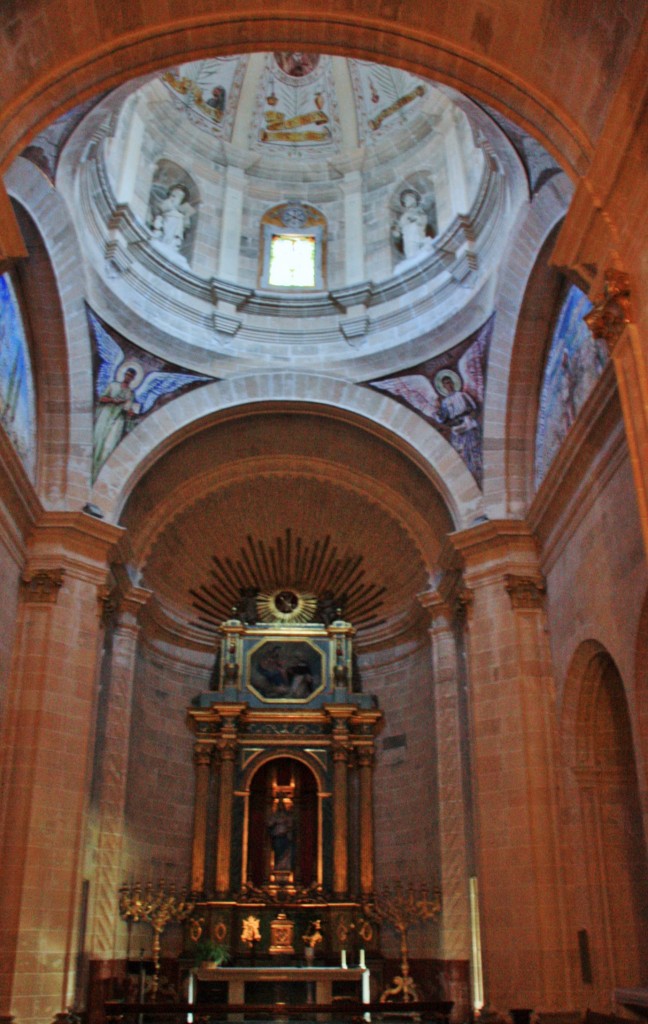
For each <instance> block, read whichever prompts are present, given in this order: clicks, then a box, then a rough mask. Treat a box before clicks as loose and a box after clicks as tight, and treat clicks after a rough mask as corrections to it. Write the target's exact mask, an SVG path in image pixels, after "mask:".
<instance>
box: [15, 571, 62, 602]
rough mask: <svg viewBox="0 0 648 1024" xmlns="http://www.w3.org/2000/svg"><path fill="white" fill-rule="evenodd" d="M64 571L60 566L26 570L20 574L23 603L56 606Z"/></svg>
mask: <svg viewBox="0 0 648 1024" xmlns="http://www.w3.org/2000/svg"><path fill="white" fill-rule="evenodd" d="M64 576H65V569H62V568H61V567H60V566H59V567H57V568H54V567H51V568H49V569H35V568H33V569H28V570H25V572H24V573H23V574H22V577H21V582H22V591H21V596H22V599H23V601H25V602H27V603H28V604H56V602H57V600H58V595H59V591H60V589H61V587H62V586H63V578H64Z"/></svg>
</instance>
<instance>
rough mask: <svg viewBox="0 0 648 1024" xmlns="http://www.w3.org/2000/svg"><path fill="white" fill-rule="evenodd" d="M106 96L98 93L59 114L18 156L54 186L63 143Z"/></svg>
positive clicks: (103, 93)
mask: <svg viewBox="0 0 648 1024" xmlns="http://www.w3.org/2000/svg"><path fill="white" fill-rule="evenodd" d="M106 95H107V93H105V92H102V93H99V95H98V96H93V97H92V98H91V99H89V100H86V101H85V103H80V104H79V105H78V106H77V107H73V108H72V110H68V111H66V113H65V114H61V116H60V117H58V118H57V119H56V121H53V122H52V124H48V126H47V128H44V129H43V131H42V132H39V133H38V135H37V136H36V138H34V139H32V141H31V142H30V144H29V145H28V146H27V147H26V149H23V151H22V153H21V154H20V155H21V156H22V157H24V158H25V159H26V160H31V162H32V163H33V164H36V166H37V167H38V168H39V169H40V170H41V171H42V172H43V174H44V175H46V177H47V178H49V180H50V181H51V183H52V184H54V178H55V176H56V168H57V167H58V162H59V159H60V156H61V153H62V152H63V147H64V146H65V143H66V142H67V141H68V139H69V138H70V136H71V135H72V132H73V131H74V129H75V128H76V126H77V125H78V124H80V123H81V121H82V120H83V119H84V117H85V116H86V114H88V113H89V112H90V111H91V110H92V108H93V107H96V105H97V104H98V103H100V102H101V100H102V99H103V98H104V96H106Z"/></svg>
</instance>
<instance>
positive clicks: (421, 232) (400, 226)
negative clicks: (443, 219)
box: [392, 188, 432, 266]
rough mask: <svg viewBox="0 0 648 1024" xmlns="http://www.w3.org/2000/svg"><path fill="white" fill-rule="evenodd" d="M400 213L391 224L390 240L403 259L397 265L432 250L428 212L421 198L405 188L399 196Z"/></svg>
mask: <svg viewBox="0 0 648 1024" xmlns="http://www.w3.org/2000/svg"><path fill="white" fill-rule="evenodd" d="M400 205H401V211H402V212H401V213H400V215H399V216H398V217H397V218H396V220H395V221H394V222H393V224H392V238H393V239H394V244H395V245H396V248H397V249H399V250H400V251H401V252H402V253H403V257H404V259H403V260H401V262H400V263H399V264H398V266H400V265H401V263H406V262H408V261H409V260H414V259H417V258H418V257H419V256H421V255H422V254H423V253H424V252H429V251H430V249H431V248H432V238H431V237H430V232H431V226H430V220H429V216H428V211H427V209H426V208H425V206H424V205H423V202H422V199H421V196H420V195H419V193H418V192H417V191H416V190H415V189H413V188H405V189H403V191H402V192H401V194H400Z"/></svg>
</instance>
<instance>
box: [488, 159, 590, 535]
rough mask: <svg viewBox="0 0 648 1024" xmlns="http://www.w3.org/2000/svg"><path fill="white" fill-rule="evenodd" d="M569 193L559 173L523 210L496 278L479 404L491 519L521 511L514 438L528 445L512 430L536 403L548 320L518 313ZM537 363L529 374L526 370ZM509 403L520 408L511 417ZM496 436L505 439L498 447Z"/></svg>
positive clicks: (520, 456) (519, 458)
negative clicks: (483, 390) (482, 404)
mask: <svg viewBox="0 0 648 1024" xmlns="http://www.w3.org/2000/svg"><path fill="white" fill-rule="evenodd" d="M570 197H571V186H570V184H569V182H568V180H567V179H566V178H564V177H563V176H557V177H556V178H553V179H552V180H551V182H549V183H548V184H547V185H545V187H544V188H543V189H542V190H541V191H540V193H539V194H538V195H537V196H536V197H535V199H534V200H533V202H532V203H531V205H530V206H528V207H526V208H525V209H524V210H523V212H522V215H521V217H520V222H519V223H518V225H517V229H516V231H515V232H514V234H513V237H512V245H511V249H510V254H509V257H508V259H507V261H506V264H505V265H504V267H503V268H502V272H501V275H500V282H501V284H500V289H499V292H498V295H497V304H496V308H495V313H496V316H495V331H494V337H493V342H492V344H491V351H490V354H489V359H488V377H487V386H486V402H485V407H484V503H485V509H486V511H487V512H488V514H489V515H490V516H491V518H507V517H509V516H514V517H515V518H522V517H523V516H524V515H525V513H526V504H525V499H526V495H525V494H522V495H521V494H520V488H521V487H522V483H521V481H520V475H521V474H522V475H523V474H524V472H525V462H526V459H527V458H528V452H527V451H521V452H520V451H518V450H517V449H518V447H519V446H520V443H522V444H528V442H525V441H523V440H522V439H521V438H520V437H519V434H518V431H519V422H518V420H519V409H520V407H521V408H522V409H523V410H524V411H525V414H526V415H528V414H529V409H528V406H529V405H532V404H533V403H534V401H537V398H536V393H537V391H538V389H539V382H540V372H541V367H540V366H539V361H540V359H541V355H542V352H543V351H544V345H545V342H546V327H547V325H546V321H541V323H540V324H538V323H537V322H536V321H535V319H534V318H533V313H534V310H533V309H531V308H529V309H528V317H529V319H528V320H521V317H522V316H523V315H524V306H525V302H526V301H527V297H530V296H531V295H532V294H533V293H534V291H535V280H536V279H535V277H533V276H532V275H534V274H538V275H540V276H541V277H542V276H543V275H542V271H543V270H545V269H546V262H547V260H548V258H549V255H550V252H551V249H552V247H553V243H554V241H555V233H556V228H557V225H558V223H559V222H560V221H561V220H562V218H563V217H564V215H565V211H566V210H567V206H568V203H569V199H570ZM546 274H547V282H548V281H550V280H551V279H552V272H551V271H550V270H548V269H546ZM547 282H544V283H547ZM529 301H530V299H529ZM538 353H540V354H538ZM536 363H537V364H538V368H537V369H536V370H535V373H536V377H535V379H534V378H533V377H532V370H533V367H534V366H535V364H536ZM511 407H512V408H514V409H517V410H518V414H517V416H514V418H513V419H512V420H511V418H510V408H511ZM534 425H535V420H534ZM527 426H528V425H527ZM525 429H526V427H525ZM531 433H533V427H532V428H531ZM502 438H505V439H506V440H505V443H504V445H502V443H501V439H502Z"/></svg>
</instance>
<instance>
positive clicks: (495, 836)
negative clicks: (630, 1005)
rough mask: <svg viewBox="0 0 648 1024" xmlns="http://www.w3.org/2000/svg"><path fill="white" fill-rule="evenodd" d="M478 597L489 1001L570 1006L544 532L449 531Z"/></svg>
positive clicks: (479, 772) (475, 741) (518, 526)
mask: <svg viewBox="0 0 648 1024" xmlns="http://www.w3.org/2000/svg"><path fill="white" fill-rule="evenodd" d="M447 543H448V546H449V547H451V548H453V549H454V551H455V553H456V555H457V556H458V562H459V564H460V566H463V576H464V581H465V584H466V585H467V586H468V587H469V588H470V592H471V595H472V603H471V611H470V616H469V620H468V622H469V626H468V640H469V644H468V647H469V666H470V683H469V695H470V718H471V727H472V753H473V757H472V767H473V781H474V805H475V846H476V859H477V876H478V880H479V892H480V902H481V922H482V949H483V963H484V980H485V996H486V1000H487V1001H490V1002H491V1003H492V1004H494V1005H495V1006H496V1007H498V1008H503V1009H505V1010H507V1009H509V1008H510V1007H511V1006H514V1005H517V1006H528V1007H533V1008H534V1009H536V1010H538V1011H543V1010H544V1011H550V1010H557V1009H559V1008H560V1007H564V1006H571V1005H572V993H571V978H570V970H569V957H568V950H567V937H566V922H565V906H564V899H565V897H564V885H563V879H562V867H561V860H560V842H559V829H558V821H557V787H558V780H557V775H556V770H555V755H554V744H555V739H554V730H555V715H556V709H555V692H554V682H553V678H552V666H551V658H550V652H549V646H548V636H547V627H546V616H545V611H544V607H543V593H544V582H543V579H542V575H541V574H540V572H539V567H538V558H537V551H536V545H535V542H534V538H533V536H532V535H531V533H530V532H529V530H528V528H527V527H526V525H525V524H524V523H522V522H514V521H506V522H504V521H502V522H498V521H492V522H486V523H483V524H481V525H479V526H476V527H473V528H472V529H469V530H465V531H463V532H461V533H455V534H451V535H450V537H449V539H448V542H447Z"/></svg>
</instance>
